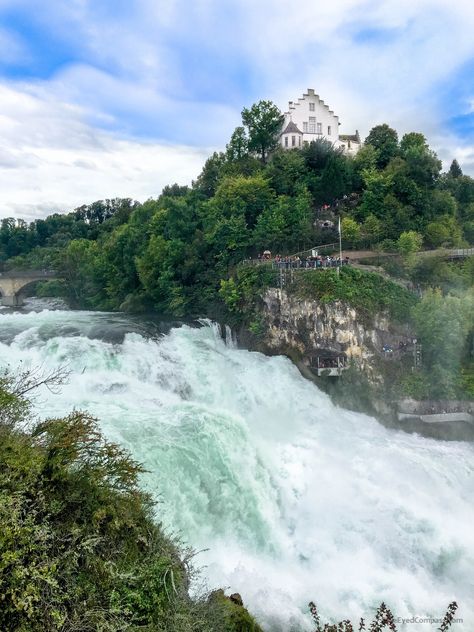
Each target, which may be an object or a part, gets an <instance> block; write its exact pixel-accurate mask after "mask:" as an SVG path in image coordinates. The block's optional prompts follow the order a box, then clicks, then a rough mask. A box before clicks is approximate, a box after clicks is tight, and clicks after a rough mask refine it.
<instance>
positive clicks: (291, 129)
mask: <svg viewBox="0 0 474 632" xmlns="http://www.w3.org/2000/svg"><path fill="white" fill-rule="evenodd" d="M302 133H303V132H300V130H299V129H298V127H297V125H296V124H295V123H293V121H290V122H289V123H288V125H287V126H286V127H285V129H284V130H283V131H282V134H302Z"/></svg>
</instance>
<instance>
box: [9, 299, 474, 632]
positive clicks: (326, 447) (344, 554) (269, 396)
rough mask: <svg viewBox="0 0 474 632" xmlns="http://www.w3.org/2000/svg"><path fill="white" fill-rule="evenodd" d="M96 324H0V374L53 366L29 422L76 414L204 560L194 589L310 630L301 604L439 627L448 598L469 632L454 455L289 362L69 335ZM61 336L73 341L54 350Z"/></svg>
mask: <svg viewBox="0 0 474 632" xmlns="http://www.w3.org/2000/svg"><path fill="white" fill-rule="evenodd" d="M97 318H99V316H97V315H94V314H92V313H84V312H82V313H71V312H58V311H55V312H43V313H41V314H35V315H34V316H32V315H29V314H25V315H20V314H15V315H11V314H9V315H5V316H4V315H1V316H0V331H3V330H2V324H3V322H4V319H10V320H11V322H10V326H11V338H10V339H9V340H5V339H4V342H3V343H0V364H1V363H7V362H10V363H11V364H12V365H18V364H19V363H21V365H22V366H28V365H31V366H37V365H38V364H42V365H43V366H45V367H51V368H52V367H56V366H58V365H60V364H64V363H68V365H69V367H70V369H71V370H72V371H73V373H72V375H71V378H70V382H69V384H67V385H65V386H64V387H63V389H62V390H61V393H60V394H58V395H54V394H52V393H50V392H49V391H47V390H44V391H42V392H41V394H40V397H39V399H38V403H39V405H40V406H41V413H42V414H43V415H56V414H63V413H65V412H67V411H69V410H70V409H71V408H72V407H76V408H87V409H89V410H90V411H91V412H93V413H94V414H95V415H97V416H98V417H99V418H100V420H101V425H102V428H103V430H104V431H105V433H106V434H107V436H108V437H109V438H111V439H113V440H116V441H119V442H121V443H122V444H123V445H125V446H126V447H127V448H129V449H130V450H131V452H132V454H133V455H134V457H135V458H137V459H138V460H139V461H140V462H142V463H144V465H145V467H146V469H147V470H148V471H149V472H148V473H147V474H146V476H145V478H144V484H145V485H146V486H147V487H148V488H149V489H150V490H152V491H153V493H155V494H156V495H157V497H159V498H160V499H161V500H162V501H163V502H162V503H160V504H159V505H158V509H157V511H158V516H159V518H160V519H161V520H163V522H164V523H165V525H168V527H169V528H170V529H172V530H173V531H174V532H178V534H179V535H180V536H181V537H182V538H183V539H184V540H185V541H186V542H188V543H189V544H191V545H192V546H194V547H196V548H197V549H201V548H208V549H209V550H207V551H206V552H204V553H201V554H199V555H198V557H197V563H198V564H202V565H203V566H204V569H203V573H204V575H205V576H206V577H207V579H208V582H209V584H210V586H224V587H229V589H231V590H233V591H238V592H240V593H241V594H242V595H243V597H244V600H245V602H246V604H247V605H248V606H249V608H250V609H251V610H252V611H253V612H255V613H256V614H257V616H258V618H259V619H260V620H261V621H262V622H263V623H264V624H266V626H267V629H270V630H281V631H285V632H287V631H288V630H290V629H298V630H306V629H307V630H310V629H311V624H310V620H309V617H308V615H307V603H308V601H309V600H311V599H313V600H315V601H316V602H317V603H318V604H319V605H320V609H321V611H322V612H323V614H324V615H325V616H327V617H341V618H343V617H351V618H352V619H353V620H354V622H355V621H356V620H358V618H359V617H360V616H361V615H363V616H366V617H368V616H369V615H370V613H371V612H372V609H373V608H374V607H376V606H377V605H378V604H379V603H380V602H381V601H382V600H383V601H385V602H386V603H388V604H389V605H390V606H391V607H392V608H393V609H394V610H395V611H396V614H397V615H400V616H410V615H416V616H429V615H434V616H440V615H442V614H444V611H443V610H444V608H445V607H446V606H447V604H448V603H449V602H450V601H451V600H453V599H456V600H457V601H458V603H459V604H460V610H459V612H458V614H459V616H460V617H463V618H464V621H465V624H464V627H463V626H462V625H460V626H458V627H457V628H456V629H459V630H463V629H465V630H471V629H472V628H473V627H474V624H473V623H472V622H473V617H474V585H473V573H472V567H473V562H474V559H473V552H474V530H473V529H472V524H474V509H473V502H472V501H473V498H474V492H473V476H472V474H473V460H472V456H473V449H472V446H471V445H468V444H461V443H453V442H451V443H447V442H436V441H434V440H429V439H425V438H421V437H417V436H414V435H408V434H404V433H402V432H396V431H392V430H387V429H385V428H384V427H382V426H381V425H380V424H378V423H377V422H376V421H375V420H374V419H371V418H370V417H367V416H365V415H361V414H356V413H351V412H348V411H345V410H343V409H340V408H337V407H335V406H334V405H333V404H332V403H331V402H330V400H329V398H328V397H327V396H326V395H324V394H323V393H321V392H320V391H319V390H318V389H317V388H316V387H314V386H313V385H311V384H310V383H308V382H307V381H305V380H304V379H303V378H302V377H301V376H300V375H299V373H298V371H297V370H296V369H295V367H294V366H293V365H292V364H291V363H290V362H289V361H288V360H286V359H284V358H281V357H274V358H267V357H265V356H263V355H261V354H258V353H250V352H247V351H243V350H238V349H236V348H235V345H234V344H233V343H232V341H231V337H230V336H229V333H227V339H228V341H229V344H228V345H227V346H226V344H225V342H223V341H222V339H221V336H220V333H219V331H218V330H217V328H216V327H213V326H211V325H208V326H206V327H203V328H201V329H196V328H191V327H182V328H179V329H174V330H172V331H171V332H170V334H169V335H167V336H164V337H162V338H160V339H159V340H147V339H145V338H143V337H142V336H140V335H138V334H135V333H133V334H128V335H127V336H126V337H125V340H124V341H123V343H122V344H110V343H106V342H103V341H100V340H93V339H89V338H86V337H85V336H81V335H80V332H81V330H82V329H84V330H86V329H87V328H88V327H90V324H91V322H93V321H94V319H97ZM100 318H101V319H102V321H101V322H102V324H103V319H104V315H101V316H100ZM66 324H68V325H71V324H73V325H74V327H75V328H76V329H77V333H76V335H68V336H56V335H55V333H54V332H55V330H58V328H59V331H60V328H61V327H63V326H64V325H66ZM15 332H17V333H15ZM38 332H41V335H39V333H38ZM45 332H49V334H48V335H46V334H45ZM400 629H403V627H401V628H400ZM407 629H410V630H413V632H416V631H417V630H420V631H423V630H428V629H432V626H429V625H427V624H418V625H417V624H411V625H410V626H409V628H407Z"/></svg>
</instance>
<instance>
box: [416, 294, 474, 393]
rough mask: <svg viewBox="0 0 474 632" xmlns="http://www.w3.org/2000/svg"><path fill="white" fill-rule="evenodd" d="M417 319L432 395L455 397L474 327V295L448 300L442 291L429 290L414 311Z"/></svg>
mask: <svg viewBox="0 0 474 632" xmlns="http://www.w3.org/2000/svg"><path fill="white" fill-rule="evenodd" d="M413 317H414V321H415V326H416V331H417V334H418V337H419V338H420V340H421V342H422V344H423V362H424V364H425V367H426V370H427V372H428V373H429V376H430V387H431V391H432V394H435V395H436V397H437V398H440V397H445V398H450V397H455V396H456V383H457V380H458V378H459V372H460V367H461V360H462V355H463V349H464V348H465V344H466V340H467V336H468V334H469V331H471V330H472V328H473V326H474V300H473V294H472V291H471V292H467V293H465V294H463V295H461V296H453V295H449V294H448V295H447V296H444V295H443V294H442V292H441V290H439V289H438V290H428V291H427V292H425V294H424V296H423V298H422V300H421V301H420V303H418V305H416V306H415V308H414V309H413Z"/></svg>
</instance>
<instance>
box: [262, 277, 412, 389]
mask: <svg viewBox="0 0 474 632" xmlns="http://www.w3.org/2000/svg"><path fill="white" fill-rule="evenodd" d="M262 315H263V318H264V320H265V324H266V326H267V333H266V335H265V339H264V344H265V346H266V347H267V348H268V350H270V351H275V352H280V353H281V352H285V353H290V352H291V351H296V352H298V354H301V356H302V358H303V361H304V362H305V363H309V360H310V358H311V356H316V355H320V352H321V351H322V350H331V351H335V352H338V353H345V354H346V356H347V357H348V358H349V359H352V360H354V361H355V362H356V364H357V365H358V366H359V367H360V368H361V369H362V370H363V371H364V372H366V373H367V374H368V375H370V377H371V378H372V379H374V380H376V381H378V380H379V379H381V376H380V374H379V372H378V370H377V368H376V367H377V364H378V362H377V359H378V358H380V357H381V355H382V347H383V346H384V345H386V344H388V345H391V346H393V347H394V348H396V347H398V342H399V341H400V340H402V339H404V337H405V336H406V335H407V332H405V331H402V330H400V329H395V327H394V326H393V324H392V323H391V322H390V320H389V318H388V317H387V316H386V315H384V314H373V315H371V316H370V317H367V316H366V315H364V316H363V315H362V314H360V313H358V312H357V311H356V310H355V309H354V308H352V307H350V306H349V305H346V304H343V303H340V302H334V303H320V302H318V301H313V300H302V299H301V298H299V297H297V296H292V295H289V294H288V293H287V292H285V290H281V289H275V288H270V289H268V290H267V291H266V293H265V295H264V296H263V312H262Z"/></svg>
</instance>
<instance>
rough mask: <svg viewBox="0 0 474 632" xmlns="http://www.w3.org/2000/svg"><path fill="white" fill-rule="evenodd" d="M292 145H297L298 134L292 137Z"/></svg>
mask: <svg viewBox="0 0 474 632" xmlns="http://www.w3.org/2000/svg"><path fill="white" fill-rule="evenodd" d="M291 146H292V147H296V136H292V137H291Z"/></svg>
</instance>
